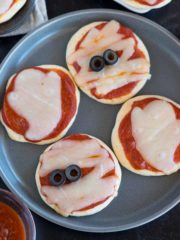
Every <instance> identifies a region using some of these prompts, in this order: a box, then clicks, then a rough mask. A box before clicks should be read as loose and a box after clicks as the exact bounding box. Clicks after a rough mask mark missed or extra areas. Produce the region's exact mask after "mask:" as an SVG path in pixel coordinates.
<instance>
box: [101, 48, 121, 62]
mask: <svg viewBox="0 0 180 240" xmlns="http://www.w3.org/2000/svg"><path fill="white" fill-rule="evenodd" d="M103 58H104V60H105V63H106V65H114V64H115V63H116V62H117V61H118V55H117V53H116V52H115V51H113V50H111V49H107V50H106V51H105V52H104V53H103Z"/></svg>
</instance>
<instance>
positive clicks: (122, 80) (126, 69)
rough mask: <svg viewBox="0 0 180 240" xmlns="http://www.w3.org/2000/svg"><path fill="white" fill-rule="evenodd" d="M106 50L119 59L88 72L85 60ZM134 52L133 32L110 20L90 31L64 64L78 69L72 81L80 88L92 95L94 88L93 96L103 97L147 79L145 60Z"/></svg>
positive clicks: (143, 56)
mask: <svg viewBox="0 0 180 240" xmlns="http://www.w3.org/2000/svg"><path fill="white" fill-rule="evenodd" d="M109 47H110V48H111V50H112V51H114V52H116V53H118V56H119V58H120V59H121V60H120V61H117V63H116V64H114V65H113V66H106V67H105V68H103V70H101V71H99V72H95V71H89V59H91V58H92V57H93V56H94V55H95V54H97V55H100V56H102V55H103V52H104V51H105V50H106V49H109ZM137 53H141V51H140V49H139V46H138V42H137V38H136V36H135V35H134V33H133V32H132V31H131V30H130V29H128V28H125V27H124V26H122V25H120V23H118V22H117V21H114V20H113V21H110V22H106V23H105V24H104V25H103V27H102V28H100V29H99V28H97V27H93V28H91V29H90V30H89V31H88V33H86V36H85V37H84V38H83V40H82V41H81V43H80V44H79V45H78V48H77V49H76V50H75V51H74V52H73V53H72V54H70V55H69V56H67V61H68V64H70V65H72V66H78V71H76V75H75V79H76V81H77V83H78V85H79V86H80V87H82V88H83V89H85V90H87V91H91V93H92V94H93V92H92V90H93V89H95V94H96V95H99V96H101V95H102V96H103V95H104V96H105V95H106V94H108V93H110V92H111V91H114V90H118V88H121V87H124V86H125V85H127V84H129V83H132V82H136V81H146V80H147V79H150V74H149V70H150V63H149V59H147V58H146V57H145V55H144V54H137ZM134 56H135V57H134ZM75 70H77V67H76V68H75Z"/></svg>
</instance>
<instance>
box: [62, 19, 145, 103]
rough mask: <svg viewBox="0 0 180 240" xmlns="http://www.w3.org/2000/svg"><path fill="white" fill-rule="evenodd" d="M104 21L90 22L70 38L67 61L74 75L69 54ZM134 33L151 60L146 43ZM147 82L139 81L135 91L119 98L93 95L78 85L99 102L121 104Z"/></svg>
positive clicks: (140, 46)
mask: <svg viewBox="0 0 180 240" xmlns="http://www.w3.org/2000/svg"><path fill="white" fill-rule="evenodd" d="M104 22H106V21H99V22H94V23H90V24H88V25H86V26H84V27H82V28H80V29H79V30H78V31H77V32H76V33H75V34H74V35H73V36H72V37H71V39H70V40H69V42H68V45H67V50H66V63H67V66H68V68H69V71H70V72H71V74H72V76H73V77H74V76H75V75H76V71H75V69H74V67H73V66H72V65H70V64H68V60H67V59H68V56H70V55H71V54H72V53H73V52H74V51H75V47H76V45H77V43H78V42H79V40H80V39H81V38H82V37H83V36H84V35H85V34H86V33H87V31H89V30H90V29H91V28H92V27H95V26H97V25H99V24H101V23H104ZM134 35H135V36H136V38H137V41H138V47H139V49H141V51H142V52H143V53H144V55H145V57H146V59H147V60H148V61H150V57H149V53H148V50H147V49H146V47H145V45H144V43H143V42H142V40H141V39H140V38H139V37H138V36H137V35H136V34H134ZM74 79H75V77H74ZM75 81H76V79H75ZM146 82H147V80H146V81H139V83H138V84H137V85H136V87H135V88H134V89H133V91H132V92H131V93H129V94H127V95H125V96H122V97H119V98H113V99H98V98H96V97H95V96H94V95H92V94H91V92H90V91H87V90H85V89H84V88H82V87H81V86H78V87H79V88H80V89H81V90H82V91H83V92H84V93H85V94H87V95H88V96H89V97H91V98H93V99H94V100H96V101H98V102H101V103H105V104H119V103H123V102H125V101H126V100H127V99H129V98H131V97H132V96H134V95H135V94H136V93H138V92H139V91H140V90H141V89H142V88H143V86H144V85H145V84H146ZM76 84H77V85H78V83H77V82H76Z"/></svg>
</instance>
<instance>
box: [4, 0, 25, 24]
mask: <svg viewBox="0 0 180 240" xmlns="http://www.w3.org/2000/svg"><path fill="white" fill-rule="evenodd" d="M26 2H27V0H16V2H15V3H14V4H13V5H12V7H11V8H10V9H9V10H8V11H7V12H5V13H4V14H2V15H0V24H1V23H4V22H7V21H9V20H10V19H11V18H12V17H14V15H15V14H16V13H17V12H19V10H20V9H21V8H22V7H23V6H24V5H25V3H26Z"/></svg>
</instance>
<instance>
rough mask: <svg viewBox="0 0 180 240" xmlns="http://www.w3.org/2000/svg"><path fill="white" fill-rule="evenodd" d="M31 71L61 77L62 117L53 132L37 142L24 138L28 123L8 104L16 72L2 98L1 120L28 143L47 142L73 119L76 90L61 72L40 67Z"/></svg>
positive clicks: (75, 108)
mask: <svg viewBox="0 0 180 240" xmlns="http://www.w3.org/2000/svg"><path fill="white" fill-rule="evenodd" d="M33 69H36V70H39V71H41V72H43V73H45V74H47V73H48V72H50V71H54V72H56V73H57V74H58V75H59V76H60V77H61V80H62V81H61V96H62V99H63V101H62V116H61V119H60V121H59V123H58V124H57V126H56V128H55V129H54V130H53V132H52V133H50V134H49V135H48V136H46V137H44V138H43V139H39V140H32V139H28V138H26V137H25V134H26V132H27V130H28V128H29V123H28V122H27V120H26V119H25V118H23V117H22V116H20V115H18V114H17V113H16V111H15V110H14V109H13V108H11V106H10V104H9V103H8V94H9V93H10V92H13V91H14V88H15V81H16V78H17V76H18V75H19V73H20V72H18V73H17V74H16V75H15V76H14V78H13V79H12V81H11V83H10V85H9V86H8V88H7V90H6V93H5V97H4V102H3V108H2V118H3V121H4V122H5V124H6V125H7V126H8V127H9V128H10V129H12V130H13V131H14V132H16V133H18V134H21V135H23V136H24V138H25V139H26V140H27V141H30V142H39V141H42V140H48V139H51V138H55V137H56V136H57V135H58V134H60V132H62V131H63V130H64V129H65V128H66V127H67V125H68V124H69V122H70V121H71V119H72V118H73V116H74V114H75V113H76V110H77V100H76V89H75V85H74V83H73V82H72V80H71V79H70V77H69V76H68V75H67V74H66V73H65V72H63V71H61V70H59V69H43V68H40V67H33ZM27 107H28V106H27Z"/></svg>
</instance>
